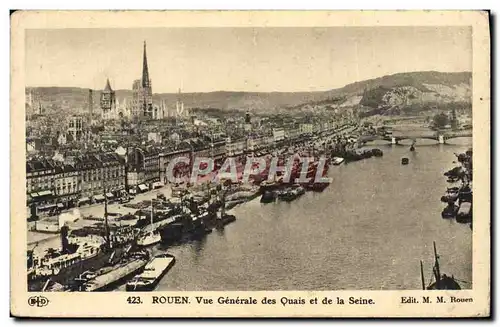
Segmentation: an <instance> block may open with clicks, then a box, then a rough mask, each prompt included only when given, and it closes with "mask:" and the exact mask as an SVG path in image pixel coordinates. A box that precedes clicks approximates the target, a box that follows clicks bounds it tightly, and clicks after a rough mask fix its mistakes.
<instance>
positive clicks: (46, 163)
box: [26, 159, 56, 203]
mask: <svg viewBox="0 0 500 327" xmlns="http://www.w3.org/2000/svg"><path fill="white" fill-rule="evenodd" d="M55 176H56V164H55V163H54V162H52V161H51V160H47V159H43V160H30V161H27V162H26V193H27V194H28V203H30V202H51V201H52V200H53V199H54V195H55V194H54V190H55Z"/></svg>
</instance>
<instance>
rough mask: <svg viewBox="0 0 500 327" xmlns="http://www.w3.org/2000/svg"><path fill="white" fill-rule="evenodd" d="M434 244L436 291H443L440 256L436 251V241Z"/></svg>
mask: <svg viewBox="0 0 500 327" xmlns="http://www.w3.org/2000/svg"><path fill="white" fill-rule="evenodd" d="M433 244H434V274H435V275H436V289H438V290H439V289H441V285H440V284H441V271H440V270H439V256H438V254H437V250H436V241H434V242H433Z"/></svg>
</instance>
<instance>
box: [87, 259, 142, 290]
mask: <svg viewBox="0 0 500 327" xmlns="http://www.w3.org/2000/svg"><path fill="white" fill-rule="evenodd" d="M148 261H149V254H148V253H147V252H145V251H140V252H133V253H130V254H128V255H127V256H126V257H125V258H122V259H121V260H120V261H119V262H118V263H117V264H114V265H112V266H107V267H103V268H101V269H99V270H98V271H96V272H95V276H93V278H91V279H89V280H87V281H85V282H84V283H83V285H81V286H80V289H79V290H80V291H85V292H98V291H101V292H102V291H108V290H111V289H113V288H114V287H115V286H117V285H118V284H120V283H121V282H122V281H124V280H125V279H127V278H129V277H130V276H132V275H134V274H137V273H138V272H139V271H141V270H143V269H144V267H145V266H146V264H147V263H148Z"/></svg>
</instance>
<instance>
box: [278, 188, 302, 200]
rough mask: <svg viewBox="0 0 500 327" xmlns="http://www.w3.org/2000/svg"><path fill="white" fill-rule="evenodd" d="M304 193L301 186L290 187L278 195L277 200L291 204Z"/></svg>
mask: <svg viewBox="0 0 500 327" xmlns="http://www.w3.org/2000/svg"><path fill="white" fill-rule="evenodd" d="M304 193H305V189H304V188H303V187H302V186H292V187H288V188H286V189H284V190H283V191H281V192H279V193H278V199H280V200H281V201H287V202H291V201H293V200H295V199H297V198H298V197H300V196H301V195H303V194H304Z"/></svg>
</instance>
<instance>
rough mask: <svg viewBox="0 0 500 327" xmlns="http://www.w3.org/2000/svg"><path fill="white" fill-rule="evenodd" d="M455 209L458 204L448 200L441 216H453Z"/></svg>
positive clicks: (455, 212) (456, 209)
mask: <svg viewBox="0 0 500 327" xmlns="http://www.w3.org/2000/svg"><path fill="white" fill-rule="evenodd" d="M457 211H458V206H457V205H456V204H454V203H453V202H450V203H449V204H448V205H447V206H446V207H445V208H444V209H443V211H442V212H441V217H443V218H455V216H456V214H457Z"/></svg>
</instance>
